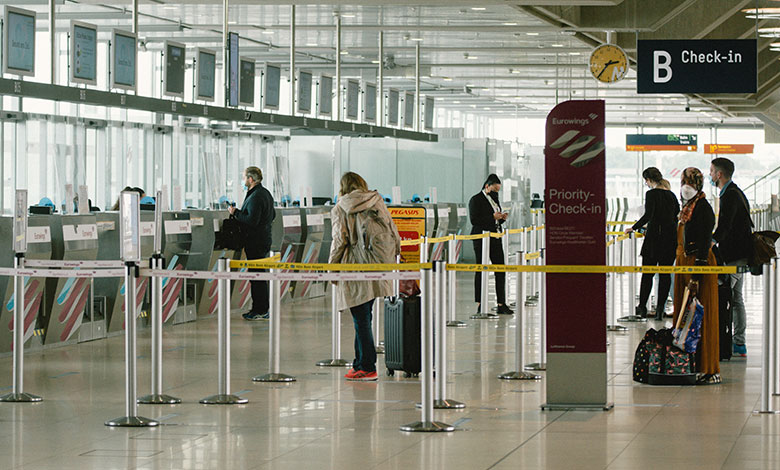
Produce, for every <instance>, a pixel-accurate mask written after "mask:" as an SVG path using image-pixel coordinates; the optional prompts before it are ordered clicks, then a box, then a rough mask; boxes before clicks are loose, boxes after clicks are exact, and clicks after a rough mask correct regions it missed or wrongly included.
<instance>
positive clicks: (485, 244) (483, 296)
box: [471, 230, 498, 320]
mask: <svg viewBox="0 0 780 470" xmlns="http://www.w3.org/2000/svg"><path fill="white" fill-rule="evenodd" d="M482 235H485V238H483V239H482V259H481V260H480V262H481V264H482V265H488V264H490V232H488V231H486V230H483V231H482ZM489 273H490V271H482V273H481V275H480V282H479V286H480V288H479V289H480V291H479V293H480V295H479V299H480V302H479V313H476V314H474V315H472V316H471V318H472V320H497V319H498V315H497V314H494V315H491V314H490V313H488V305H487V304H488V274H489Z"/></svg>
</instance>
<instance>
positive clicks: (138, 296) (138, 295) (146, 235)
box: [96, 211, 155, 334]
mask: <svg viewBox="0 0 780 470" xmlns="http://www.w3.org/2000/svg"><path fill="white" fill-rule="evenodd" d="M96 214H100V213H96ZM103 214H116V220H117V234H116V235H115V236H116V244H117V247H116V252H110V253H109V252H107V251H103V245H102V241H101V246H100V249H99V253H101V252H102V253H104V256H107V258H106V259H119V222H118V220H119V213H118V212H104V213H103ZM97 216H98V217H100V215H97ZM98 220H100V219H98ZM154 228H155V227H154V211H141V227H140V230H141V265H144V266H148V264H147V260H148V259H149V258H151V257H152V255H153V254H154ZM99 234H100V224H98V236H99ZM99 241H100V240H99ZM99 259H102V258H99ZM149 285H150V280H149V278H148V277H139V278H138V279H137V280H136V289H135V306H136V312H137V314H138V316H139V317H142V318H143V317H145V318H147V320H146V321H147V322H148V314H146V313H145V312H144V309H143V306H144V299H145V298H146V293H147V288H148V287H149ZM113 289H114V290H113V293H112V294H111V295H110V297H109V300H108V302H110V307H109V309H108V312H109V315H108V334H112V333H115V332H119V331H123V330H124V327H125V280H124V279H119V281H118V283H117V284H116V285H114V286H113ZM101 292H102V291H101ZM96 295H97V292H96Z"/></svg>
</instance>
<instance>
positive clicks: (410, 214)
mask: <svg viewBox="0 0 780 470" xmlns="http://www.w3.org/2000/svg"><path fill="white" fill-rule="evenodd" d="M387 210H388V211H390V217H392V218H393V222H394V223H395V226H396V228H398V235H399V236H400V237H401V240H402V241H403V240H417V239H419V238H422V237H424V236H425V208H424V207H397V206H396V207H393V206H390V207H388V208H387ZM401 261H402V262H403V263H419V262H420V245H412V246H402V247H401Z"/></svg>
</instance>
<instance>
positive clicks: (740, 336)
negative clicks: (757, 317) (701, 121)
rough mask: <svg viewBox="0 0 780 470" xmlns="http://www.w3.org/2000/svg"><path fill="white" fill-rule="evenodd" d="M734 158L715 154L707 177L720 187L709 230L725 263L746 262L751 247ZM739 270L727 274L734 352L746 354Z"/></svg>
mask: <svg viewBox="0 0 780 470" xmlns="http://www.w3.org/2000/svg"><path fill="white" fill-rule="evenodd" d="M733 175H734V162H732V161H731V160H729V159H728V158H716V159H714V160H712V162H711V163H710V181H711V182H712V184H713V185H715V186H716V187H717V188H718V189H720V212H719V214H718V226H717V228H716V229H715V233H713V234H712V243H713V244H716V245H717V246H718V252H719V253H720V257H721V258H722V260H723V263H724V264H725V265H726V266H747V265H748V261H749V259H750V255H751V254H752V251H753V239H752V227H753V221H752V220H751V219H750V203H749V202H748V200H747V198H746V197H745V193H743V192H742V190H741V189H739V187H738V186H737V184H736V183H734V182H733V181H732V180H731V177H732V176H733ZM742 275H743V274H742V273H736V274H729V275H728V279H729V282H730V285H731V302H730V304H731V307H730V308H731V315H732V318H733V321H734V337H733V341H734V346H733V352H734V354H735V355H737V356H740V357H746V356H747V346H745V328H746V326H747V320H746V317H747V315H746V313H745V300H744V299H743V297H742Z"/></svg>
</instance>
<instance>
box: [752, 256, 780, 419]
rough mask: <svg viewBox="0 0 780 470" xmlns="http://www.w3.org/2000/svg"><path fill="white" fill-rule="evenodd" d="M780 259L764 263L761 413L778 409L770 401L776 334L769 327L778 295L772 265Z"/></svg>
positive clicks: (769, 412) (772, 412) (770, 412)
mask: <svg viewBox="0 0 780 470" xmlns="http://www.w3.org/2000/svg"><path fill="white" fill-rule="evenodd" d="M777 262H778V259H777V258H774V259H773V260H772V261H771V263H767V264H765V265H764V318H763V324H764V328H762V334H761V342H762V344H761V409H760V410H758V411H757V413H760V414H775V413H777V411H773V410H772V407H771V405H770V403H769V400H770V397H771V393H770V385H771V384H770V370H769V363H770V358H769V351H770V349H771V345H770V344H769V343H770V342H771V341H772V337H773V336H774V335H773V334H772V333H771V332H770V331H769V328H768V327H767V326H768V325H769V323H770V321H771V320H770V318H771V316H772V314H773V313H774V310H775V307H776V302H777V296H776V292H775V287H776V285H777V278H776V276H775V270H774V268H773V267H772V265H774V264H777Z"/></svg>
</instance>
